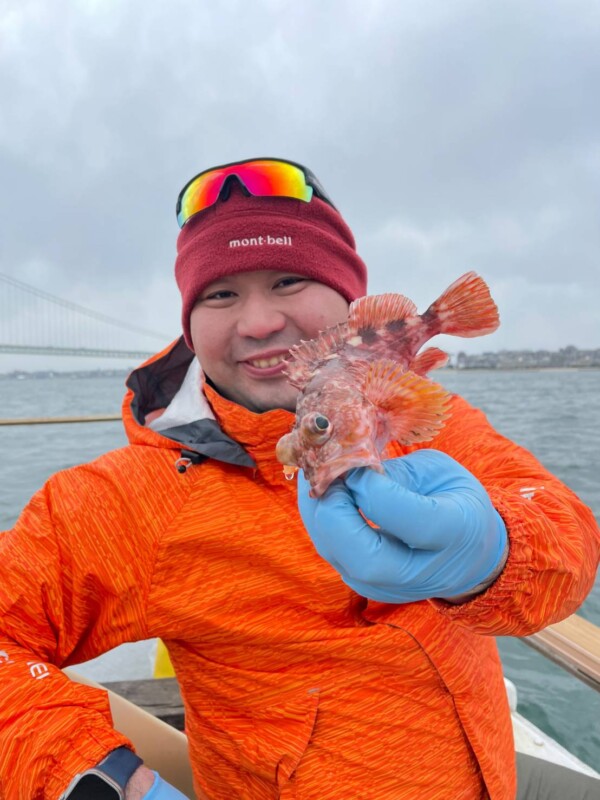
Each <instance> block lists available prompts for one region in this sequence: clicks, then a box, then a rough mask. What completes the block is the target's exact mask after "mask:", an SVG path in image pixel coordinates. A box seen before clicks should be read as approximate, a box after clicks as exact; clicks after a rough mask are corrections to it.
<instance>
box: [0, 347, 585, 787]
mask: <svg viewBox="0 0 600 800" xmlns="http://www.w3.org/2000/svg"><path fill="white" fill-rule="evenodd" d="M190 358H191V354H190V353H189V351H187V349H186V348H185V346H184V345H183V344H182V343H181V342H179V343H178V344H176V346H175V347H173V348H172V349H169V350H167V351H165V352H164V353H162V354H160V355H159V356H157V357H156V358H155V359H153V360H152V361H151V362H149V363H148V364H147V365H145V366H144V367H142V368H141V369H140V370H137V371H136V372H135V373H133V374H132V376H130V379H129V381H128V385H129V387H130V391H129V393H128V395H127V397H126V401H125V405H124V417H125V425H126V428H127V432H128V435H129V438H130V442H131V444H130V445H129V446H128V447H125V448H123V449H121V450H117V451H114V452H111V453H108V454H106V455H105V456H103V457H102V458H100V459H98V460H97V461H95V462H93V463H91V464H88V465H84V466H79V467H75V468H73V469H69V470H66V471H65V472H62V473H59V474H57V475H55V476H54V477H52V478H51V479H50V480H49V481H48V483H47V484H46V485H45V487H44V488H43V489H42V490H41V491H40V492H38V493H37V494H36V495H35V496H34V498H33V499H32V500H31V502H30V504H29V505H28V506H27V508H26V509H25V510H24V512H23V513H22V515H21V517H20V519H19V520H18V522H17V524H16V526H15V527H14V529H13V530H11V531H6V532H5V533H3V534H2V535H1V536H0V570H1V573H0V610H1V613H2V616H1V625H0V675H1V680H0V742H1V745H0V797H2V798H6V800H24V798H52V800H54V799H55V798H56V797H58V795H59V794H60V792H61V791H63V790H64V789H65V787H66V786H67V784H68V783H69V781H70V780H71V778H72V777H73V775H74V774H76V773H77V772H79V771H81V770H82V769H84V768H86V767H89V766H91V765H92V764H95V763H97V762H98V761H99V760H100V759H101V758H102V757H103V756H104V755H105V754H106V753H107V752H108V751H109V750H111V749H113V748H114V747H116V746H118V745H120V744H123V743H127V742H126V741H125V740H124V738H123V736H121V735H120V734H118V733H116V732H115V731H114V730H113V728H112V725H111V718H110V712H109V708H108V703H107V700H106V697H105V695H104V693H102V692H98V691H96V690H94V689H92V688H89V687H86V686H82V685H77V684H74V683H71V682H70V681H69V680H68V679H67V678H66V677H65V676H64V675H63V674H62V673H61V672H60V668H61V667H65V666H68V665H73V664H77V663H80V662H82V661H85V660H88V659H90V658H93V657H95V656H97V655H99V654H100V653H103V652H105V651H106V650H108V649H110V648H112V647H115V646H116V645H118V644H120V643H122V642H127V641H135V640H140V639H147V638H152V637H156V636H158V637H161V638H162V639H163V640H164V641H165V642H166V644H167V646H168V649H169V653H170V656H171V659H172V661H173V664H174V666H175V669H176V672H177V677H178V680H179V682H180V686H181V690H182V694H183V697H184V702H185V708H186V726H187V734H188V737H189V742H190V756H191V760H192V764H193V768H194V773H195V780H196V782H197V786H198V787H199V788H200V787H201V788H202V790H203V791H204V792H205V793H206V795H208V797H210V798H211V800H232V798H244V799H246V798H247V800H267V798H268V799H269V800H270V799H271V798H283V799H284V800H291V799H292V798H297V800H309V798H310V799H311V800H312V798H319V800H340V798H353V800H354V798H358V799H359V800H360V799H361V798H364V799H365V800H375V799H376V800H402V798H410V799H411V800H414V799H415V798H427V800H435V799H436V798H440V800H442V798H443V800H447V798H449V797H452V798H453V800H460V799H461V798H464V800H470V799H471V798H481V797H486V796H489V797H491V798H492V800H511V799H512V798H513V797H514V794H515V777H514V751H513V742H512V733H511V725H510V716H509V710H508V707H507V702H506V697H505V691H504V686H503V681H502V673H501V667H500V663H499V660H498V656H497V652H496V646H495V643H494V638H493V636H494V635H496V634H499V635H513V636H521V635H526V634H529V633H532V632H533V631H535V630H537V629H539V628H541V627H543V626H544V625H547V624H549V623H551V622H554V621H557V620H559V619H561V618H562V617H565V616H567V615H568V614H570V613H572V612H573V611H575V609H576V608H577V606H578V605H579V604H580V603H581V602H582V601H583V599H584V597H585V595H586V594H587V592H588V591H589V589H590V588H591V586H592V583H593V580H594V575H595V570H596V565H597V563H598V557H599V550H600V536H599V533H598V530H597V527H596V525H595V522H594V520H593V517H592V514H591V512H590V511H589V509H587V508H586V507H585V506H584V505H583V504H582V503H581V502H580V501H579V500H578V499H577V498H576V497H575V496H574V495H573V494H572V493H571V492H570V491H569V490H568V489H567V488H566V487H565V486H564V485H562V484H561V483H560V482H559V481H558V480H556V478H554V477H552V476H551V475H550V474H549V473H548V472H547V471H546V470H545V469H544V468H543V467H542V466H541V465H540V464H539V463H538V462H537V461H536V460H535V459H534V458H533V456H531V455H530V454H529V453H527V452H526V451H524V450H522V449H521V448H519V447H517V446H516V445H514V444H512V443H511V442H509V441H507V440H506V439H504V438H503V437H501V436H500V435H499V434H497V433H496V432H495V431H494V430H493V429H492V428H491V427H490V426H489V424H488V423H487V421H486V419H485V417H484V415H483V414H482V413H481V412H479V411H476V410H475V409H473V408H471V407H470V406H469V405H468V404H467V403H466V402H465V401H464V400H461V399H460V398H458V397H455V398H454V401H453V412H454V413H453V416H452V419H451V420H450V421H449V423H448V424H447V425H446V427H445V428H444V430H443V431H442V432H441V433H440V434H439V436H438V437H437V439H436V440H435V441H434V442H433V443H432V444H433V446H434V447H437V448H440V449H443V450H444V451H446V452H448V453H449V454H450V455H452V456H453V457H454V458H456V459H457V460H459V461H460V462H461V463H463V464H464V465H465V466H466V467H467V468H468V469H470V470H471V471H472V472H473V473H474V474H475V475H476V476H477V477H478V478H479V479H480V480H481V482H482V483H483V484H484V486H486V488H487V490H488V492H489V494H490V496H491V498H492V501H493V502H494V504H495V506H496V508H497V509H498V510H499V512H500V513H501V514H502V516H503V518H504V520H505V521H506V524H507V528H508V531H509V535H510V554H509V559H508V563H507V565H506V568H505V570H504V572H503V573H502V575H501V577H500V578H499V579H498V580H497V581H496V582H495V583H494V585H493V586H492V587H490V588H489V589H488V590H487V591H486V592H484V593H483V594H481V595H480V596H478V597H477V598H475V599H474V600H472V601H471V602H468V603H465V604H463V605H459V606H450V605H448V604H446V603H444V602H420V603H412V604H407V605H385V604H381V603H375V602H370V601H367V600H365V599H364V598H362V597H360V596H358V595H356V594H355V593H354V592H352V591H351V590H350V589H349V588H348V587H346V586H345V584H344V583H343V582H342V581H341V579H340V578H339V577H338V575H337V573H336V572H335V571H334V569H333V568H332V567H331V566H330V565H329V564H327V563H326V562H325V561H323V560H321V559H320V558H319V556H318V555H317V554H316V552H315V551H314V548H313V546H312V544H311V542H310V540H309V538H308V536H307V534H306V533H305V531H304V529H303V526H302V523H301V521H300V518H299V515H298V512H297V509H296V489H295V483H294V482H289V481H286V480H285V479H284V476H283V473H282V469H281V465H280V464H278V463H277V462H276V461H275V458H274V454H273V453H274V445H275V443H276V441H277V440H278V438H279V437H280V436H281V435H282V434H283V433H285V432H287V431H288V430H289V428H290V425H291V422H292V415H291V414H289V413H288V412H285V411H272V412H268V413H265V414H261V415H255V414H252V413H251V412H249V411H246V410H244V409H241V408H240V407H239V406H236V405H234V404H232V403H229V402H228V401H226V400H223V399H222V398H220V397H218V396H217V395H216V394H215V393H214V392H211V391H210V390H207V392H208V396H209V398H210V399H211V402H212V404H213V410H214V411H215V413H216V415H217V418H218V421H219V423H217V422H215V421H213V420H202V421H196V422H193V423H192V424H191V425H184V426H179V427H177V428H173V429H172V430H171V431H169V432H168V436H167V435H166V434H160V433H156V432H154V431H153V430H150V429H148V428H147V427H144V426H143V422H144V419H145V414H147V413H149V412H151V411H152V410H155V409H157V408H161V407H163V406H165V405H167V404H168V402H169V400H170V399H171V398H172V396H173V395H174V393H175V391H176V389H177V386H178V385H179V383H180V382H181V379H182V376H183V374H184V373H185V372H186V369H187V365H188V363H189V360H190ZM140 423H142V424H140ZM240 445H241V446H240ZM182 449H184V450H187V451H191V452H194V453H203V454H204V455H205V456H206V455H208V456H209V457H208V458H206V459H205V460H204V461H203V462H202V463H200V464H198V465H197V466H192V467H190V468H189V469H187V471H186V472H184V473H180V472H178V471H177V469H176V468H175V462H176V461H177V459H178V458H179V457H180V455H181V450H182ZM396 452H398V453H400V452H402V451H401V450H400V448H397V450H396ZM529 487H537V488H536V489H535V491H534V493H533V496H531V491H530V490H529Z"/></svg>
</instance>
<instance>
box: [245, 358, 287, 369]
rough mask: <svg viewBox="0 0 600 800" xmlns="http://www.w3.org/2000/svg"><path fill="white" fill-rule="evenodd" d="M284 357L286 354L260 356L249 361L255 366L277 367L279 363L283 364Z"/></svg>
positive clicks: (263, 367) (264, 367)
mask: <svg viewBox="0 0 600 800" xmlns="http://www.w3.org/2000/svg"><path fill="white" fill-rule="evenodd" d="M284 358H285V356H273V357H272V358H259V359H257V360H256V361H250V362H249V363H250V364H252V366H253V367H258V368H259V369H266V368H267V367H276V366H277V364H281V362H282V361H283V360H284Z"/></svg>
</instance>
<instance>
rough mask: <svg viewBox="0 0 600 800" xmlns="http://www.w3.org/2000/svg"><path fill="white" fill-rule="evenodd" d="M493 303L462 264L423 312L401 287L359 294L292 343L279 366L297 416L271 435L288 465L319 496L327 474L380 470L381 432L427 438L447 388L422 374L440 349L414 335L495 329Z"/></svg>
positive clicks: (384, 438)
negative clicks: (342, 312)
mask: <svg viewBox="0 0 600 800" xmlns="http://www.w3.org/2000/svg"><path fill="white" fill-rule="evenodd" d="M498 324H499V319H498V310H497V308H496V306H495V304H494V302H493V300H492V298H491V297H490V293H489V289H488V287H487V285H486V284H485V282H484V281H483V279H482V278H480V277H479V276H478V275H476V274H475V273H474V272H469V273H467V274H466V275H463V276H462V277H461V278H459V279H458V280H457V281H455V282H454V283H453V284H452V285H451V286H449V287H448V289H447V290H446V291H445V292H444V293H443V294H442V295H441V297H439V298H438V299H437V300H436V301H435V302H434V303H432V305H431V306H430V307H429V308H428V309H427V311H425V312H424V313H423V314H422V315H419V314H418V312H417V308H416V306H415V305H414V303H413V302H412V301H411V300H409V299H408V298H406V297H404V296H403V295H397V294H384V295H376V296H372V297H363V298H360V299H359V300H356V301H355V302H354V303H352V305H351V306H350V309H349V313H348V321H347V322H346V323H343V324H341V325H337V326H335V327H333V328H330V329H328V330H327V331H324V332H323V333H321V334H320V335H319V336H318V337H317V338H316V339H312V340H310V341H309V342H301V343H300V344H299V345H296V346H295V347H293V348H292V349H291V350H290V355H291V360H290V362H289V365H288V368H287V370H286V372H287V375H288V379H289V381H290V383H292V384H293V385H294V386H296V387H297V388H299V389H300V390H301V392H300V396H299V398H298V402H297V406H296V424H295V426H294V428H293V430H292V431H291V433H289V434H287V435H286V436H284V437H282V439H281V440H280V441H279V443H278V445H277V452H276V454H277V458H278V459H279V460H280V461H281V462H282V463H283V464H284V465H285V467H286V472H287V473H288V474H290V473H291V471H292V469H295V468H298V467H301V468H302V469H303V470H304V473H305V476H306V478H307V480H308V481H309V482H310V485H311V494H312V495H313V496H314V497H320V496H321V495H322V494H323V493H324V492H325V491H326V489H327V487H328V486H329V485H330V484H331V482H332V481H333V480H335V478H337V477H340V476H341V475H343V474H344V473H345V472H347V471H348V470H349V469H352V468H354V467H358V466H368V467H371V468H373V469H375V470H377V471H379V472H381V471H383V467H382V466H381V457H382V452H383V450H384V448H385V446H386V445H387V444H388V442H390V441H392V440H397V441H399V442H401V443H402V444H411V443H415V442H424V441H429V440H431V439H432V438H434V436H435V435H436V434H437V433H438V431H439V430H440V428H441V427H442V425H443V423H444V420H445V419H446V417H447V413H448V403H449V395H448V393H447V392H446V391H445V390H444V389H443V388H442V387H441V386H439V385H438V384H436V383H434V382H433V381H430V380H429V379H428V378H426V377H424V375H425V374H426V373H427V372H428V371H429V370H431V369H435V368H437V367H440V366H443V365H444V364H445V363H446V362H447V355H446V354H445V353H443V352H442V351H441V350H439V349H438V348H435V347H432V348H428V349H426V350H423V351H422V352H420V353H419V350H420V348H421V347H422V345H423V344H424V343H425V342H427V341H428V340H429V339H431V338H432V337H433V336H436V335H437V334H439V333H448V334H453V335H456V336H467V337H470V336H479V335H483V334H485V333H491V332H492V331H494V330H496V328H497V327H498Z"/></svg>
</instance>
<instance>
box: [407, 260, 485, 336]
mask: <svg viewBox="0 0 600 800" xmlns="http://www.w3.org/2000/svg"><path fill="white" fill-rule="evenodd" d="M423 318H424V319H429V320H434V319H435V320H437V325H436V327H437V328H438V332H439V333H449V334H453V335H454V336H463V337H465V338H470V337H472V336H483V335H484V334H486V333H493V331H495V330H496V328H497V327H498V325H499V324H500V318H499V315H498V309H497V307H496V304H495V303H494V301H493V300H492V298H491V295H490V290H489V289H488V286H487V284H486V282H485V281H484V280H483V278H481V277H480V276H479V275H477V273H475V272H467V273H466V274H465V275H463V276H462V277H460V278H458V280H456V281H454V283H453V284H451V285H450V286H449V287H448V288H447V289H446V291H445V292H444V293H443V294H442V295H441V297H439V298H438V299H437V300H436V301H435V302H434V303H432V304H431V305H430V306H429V308H428V309H427V311H426V312H425V313H424V314H423Z"/></svg>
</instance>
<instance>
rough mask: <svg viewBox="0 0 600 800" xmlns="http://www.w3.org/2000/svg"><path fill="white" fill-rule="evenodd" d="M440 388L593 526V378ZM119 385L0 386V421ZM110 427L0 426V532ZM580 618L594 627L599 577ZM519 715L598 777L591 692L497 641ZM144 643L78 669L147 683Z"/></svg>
mask: <svg viewBox="0 0 600 800" xmlns="http://www.w3.org/2000/svg"><path fill="white" fill-rule="evenodd" d="M438 377H439V378H440V379H441V381H442V383H444V384H445V385H446V386H447V387H448V388H449V389H451V390H452V391H456V392H458V393H459V394H462V395H463V396H464V397H466V398H467V400H469V401H470V402H472V403H473V404H474V405H476V406H478V407H479V408H482V409H483V410H484V411H485V412H486V413H487V415H488V417H489V419H490V420H491V422H492V423H493V424H494V425H495V427H496V428H497V429H498V430H499V431H500V432H501V433H503V434H505V435H506V436H509V437H510V438H512V439H513V440H515V441H516V442H518V443H519V444H522V445H524V446H525V447H527V448H528V449H529V450H531V451H532V452H533V453H535V455H536V456H537V457H538V458H539V459H540V461H542V463H543V464H544V465H545V466H546V467H548V468H549V469H550V470H551V471H552V472H553V473H555V474H556V475H558V476H559V477H560V478H561V479H562V480H563V481H564V482H565V483H566V484H567V485H569V486H570V487H571V488H572V489H573V490H574V491H575V492H577V494H579V496H580V497H581V498H582V499H583V500H584V501H585V502H586V503H587V504H588V505H589V506H590V507H591V508H592V509H593V510H594V512H595V514H596V518H597V519H599V520H600V424H599V423H598V419H597V417H598V397H600V371H593V370H589V371H585V370H584V371H576V370H564V371H550V370H540V371H535V372H534V371H526V372H493V371H489V372H488V371H466V372H465V371H463V372H454V371H445V372H443V373H438ZM122 395H123V379H121V378H87V379H75V378H55V379H53V380H26V381H15V380H11V381H0V401H1V404H0V408H1V409H2V410H1V411H0V416H3V417H28V416H64V415H69V414H71V415H86V414H100V413H116V412H117V411H118V410H119V408H120V404H121V398H122ZM125 441H126V440H125V435H124V433H123V430H122V427H121V424H120V423H119V422H114V423H113V422H110V423H85V424H76V425H45V426H30V427H0V529H4V528H8V527H10V526H11V525H12V524H13V523H14V520H15V519H16V517H17V515H18V513H19V510H20V509H21V508H22V507H23V506H24V505H25V503H26V502H27V500H28V499H29V497H30V496H31V495H32V493H33V492H34V491H35V490H36V489H37V488H39V487H40V486H41V485H42V484H43V482H44V481H45V480H46V478H47V477H48V476H49V475H51V474H52V473H53V472H55V471H56V470H59V469H64V468H66V467H69V466H72V465H74V464H79V463H81V462H85V461H89V460H90V459H92V458H95V457H96V456H98V455H100V454H101V453H103V452H105V451H106V450H110V449H112V448H115V447H120V446H122V445H123V444H125ZM580 613H581V614H582V615H583V616H585V617H587V618H588V619H589V620H591V621H592V622H594V623H595V624H596V625H600V580H599V581H597V583H596V586H595V587H594V589H593V591H592V593H591V594H590V596H589V597H588V599H587V600H586V602H585V603H584V605H583V606H582V608H581V610H580ZM499 645H500V650H501V654H502V660H503V663H504V667H505V673H506V675H507V677H509V678H510V679H511V680H512V681H513V682H514V683H515V684H516V686H517V689H518V694H519V710H520V711H521V713H523V714H524V715H525V716H527V717H528V718H529V719H531V720H532V721H533V722H534V723H535V724H536V725H538V726H539V727H541V728H543V729H544V730H546V731H547V732H548V733H549V734H550V735H552V736H553V737H554V738H556V739H557V740H558V741H560V742H561V743H562V744H564V745H565V746H566V747H568V748H569V749H570V750H571V751H573V752H575V753H576V754H577V755H578V756H579V757H580V758H582V759H583V760H584V761H586V762H587V763H589V764H590V765H591V766H593V767H594V768H595V769H597V770H600V694H598V693H596V692H594V690H593V689H590V688H588V687H587V686H585V685H584V684H583V683H581V682H580V681H578V680H577V679H576V678H575V677H572V676H570V675H569V674H568V673H566V672H564V671H563V670H561V669H560V668H559V667H556V666H555V665H553V664H552V663H550V662H549V661H548V660H547V659H545V658H543V656H541V655H538V654H537V653H536V652H534V651H533V650H531V649H530V648H529V647H527V645H525V644H523V643H522V642H520V641H518V640H515V639H501V640H499ZM151 663H152V656H151V646H150V645H149V644H147V643H142V644H137V645H125V646H123V647H121V648H118V649H117V650H116V651H113V652H112V653H110V654H108V655H107V656H104V657H102V658H101V659H96V660H95V661H94V662H90V663H88V664H87V665H86V666H85V667H83V668H82V669H81V670H80V671H82V672H86V673H87V674H88V675H90V677H94V678H96V679H97V680H115V679H119V678H136V677H148V676H149V675H150V673H151Z"/></svg>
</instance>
